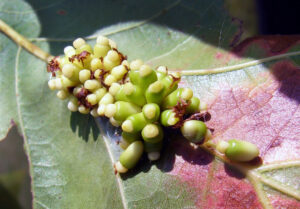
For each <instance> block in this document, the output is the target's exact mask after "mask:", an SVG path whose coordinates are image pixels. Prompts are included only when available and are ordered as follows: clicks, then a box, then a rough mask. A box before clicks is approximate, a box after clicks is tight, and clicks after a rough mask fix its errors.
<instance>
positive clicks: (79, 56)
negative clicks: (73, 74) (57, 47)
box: [69, 51, 91, 65]
mask: <svg viewBox="0 0 300 209" xmlns="http://www.w3.org/2000/svg"><path fill="white" fill-rule="evenodd" d="M90 54H91V53H89V52H87V51H83V52H81V53H80V54H75V55H73V56H72V57H70V58H69V61H70V62H74V60H75V59H77V60H78V61H79V62H81V63H82V65H84V63H83V61H84V60H85V59H86V58H87V57H88V56H89V55H90Z"/></svg>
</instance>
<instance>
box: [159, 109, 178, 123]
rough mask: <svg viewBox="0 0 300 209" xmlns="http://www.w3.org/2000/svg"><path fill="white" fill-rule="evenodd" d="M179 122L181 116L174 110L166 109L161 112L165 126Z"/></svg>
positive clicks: (161, 121)
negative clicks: (177, 115)
mask: <svg viewBox="0 0 300 209" xmlns="http://www.w3.org/2000/svg"><path fill="white" fill-rule="evenodd" d="M178 122H179V118H178V117H176V113H175V112H174V111H173V110H165V111H163V112H162V113H161V116H160V123H161V124H162V125H163V126H165V127H168V126H174V125H175V124H176V123H178Z"/></svg>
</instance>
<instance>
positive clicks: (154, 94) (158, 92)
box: [145, 81, 165, 105]
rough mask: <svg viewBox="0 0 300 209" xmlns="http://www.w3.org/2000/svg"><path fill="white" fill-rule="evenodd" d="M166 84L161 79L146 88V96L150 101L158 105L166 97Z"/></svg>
mask: <svg viewBox="0 0 300 209" xmlns="http://www.w3.org/2000/svg"><path fill="white" fill-rule="evenodd" d="M164 88H165V87H164V85H163V83H162V82H161V81H155V82H154V83H152V84H151V85H150V86H149V87H148V88H147V90H146V92H145V96H146V100H147V102H148V103H156V104H158V105H160V104H161V102H162V101H163V99H164Z"/></svg>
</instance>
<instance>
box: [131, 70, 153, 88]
mask: <svg viewBox="0 0 300 209" xmlns="http://www.w3.org/2000/svg"><path fill="white" fill-rule="evenodd" d="M129 78H130V81H131V83H133V84H134V85H138V86H139V87H140V88H141V89H142V91H143V92H144V91H145V90H146V89H147V88H148V86H149V85H150V84H152V83H153V82H155V81H156V80H157V76H156V72H155V71H154V70H153V69H151V68H150V67H149V66H148V65H142V66H141V67H140V69H139V70H131V71H130V72H129Z"/></svg>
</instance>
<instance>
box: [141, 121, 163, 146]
mask: <svg viewBox="0 0 300 209" xmlns="http://www.w3.org/2000/svg"><path fill="white" fill-rule="evenodd" d="M142 137H143V139H144V141H146V142H149V143H157V142H159V141H162V140H163V138H164V132H163V129H162V128H161V126H160V125H158V124H147V125H146V126H145V127H144V128H143V130H142Z"/></svg>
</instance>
